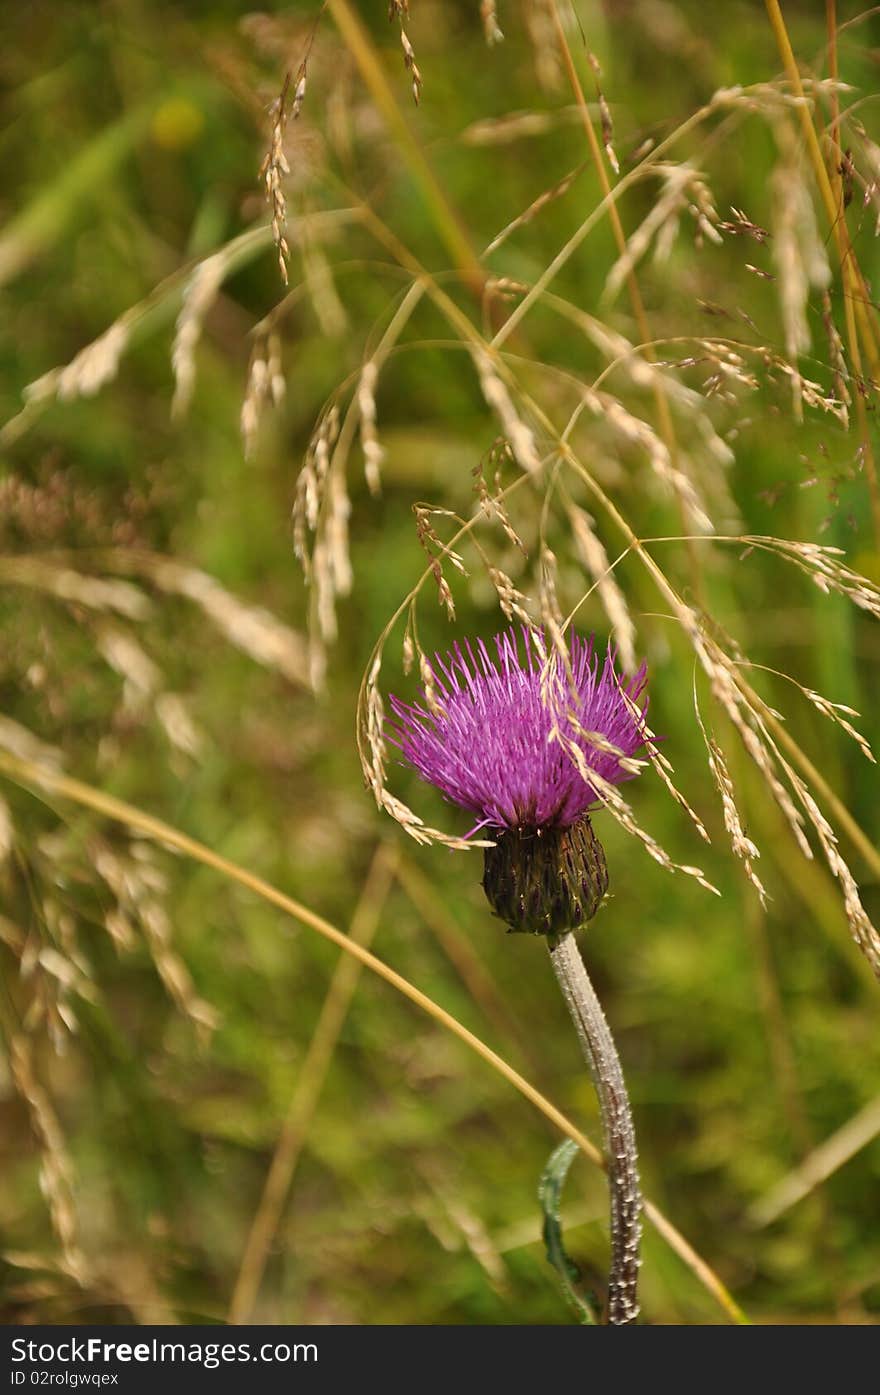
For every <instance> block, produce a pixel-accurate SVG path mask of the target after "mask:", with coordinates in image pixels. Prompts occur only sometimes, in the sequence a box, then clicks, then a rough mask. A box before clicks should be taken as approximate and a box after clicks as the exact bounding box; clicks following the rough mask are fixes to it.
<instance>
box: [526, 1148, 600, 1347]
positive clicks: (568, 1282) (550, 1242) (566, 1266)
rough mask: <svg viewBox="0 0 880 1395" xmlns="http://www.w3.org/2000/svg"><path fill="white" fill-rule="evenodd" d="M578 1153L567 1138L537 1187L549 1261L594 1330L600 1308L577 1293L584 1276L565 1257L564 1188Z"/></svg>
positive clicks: (578, 1310)
mask: <svg viewBox="0 0 880 1395" xmlns="http://www.w3.org/2000/svg"><path fill="white" fill-rule="evenodd" d="M577 1152H578V1146H577V1144H576V1143H573V1142H572V1140H571V1139H570V1138H566V1139H565V1141H564V1142H563V1143H560V1145H559V1147H558V1148H556V1149H554V1151H553V1152H552V1153H551V1154H550V1159H549V1161H548V1163H547V1166H546V1167H545V1168H544V1171H543V1172H542V1173H541V1180H540V1182H539V1183H538V1200H539V1201H540V1203H541V1210H542V1212H543V1213H544V1228H543V1235H544V1248H545V1249H546V1251H547V1258H548V1259H549V1261H550V1263H551V1264H552V1265H553V1268H554V1269H555V1270H556V1272H557V1274H558V1275H559V1279H560V1282H561V1284H562V1291H563V1293H564V1294H565V1296H566V1298H567V1299H568V1301H569V1303H571V1305H572V1307H573V1308H574V1309H575V1310H576V1311H577V1312H578V1313H579V1314H580V1319H581V1322H582V1323H583V1324H584V1325H589V1326H591V1327H595V1326H597V1325H598V1322H599V1318H598V1311H599V1305H598V1302H597V1300H596V1298H595V1296H594V1295H593V1294H590V1295H589V1297H585V1296H584V1295H582V1294H580V1293H578V1290H577V1288H576V1287H575V1286H576V1284H577V1283H578V1282H579V1280H580V1277H581V1274H580V1270H579V1269H578V1267H577V1265H576V1264H575V1262H574V1260H573V1259H571V1258H570V1257H569V1255H568V1254H567V1253H566V1249H565V1245H564V1244H563V1242H562V1223H561V1221H560V1219H559V1208H560V1205H561V1203H562V1188H563V1187H564V1185H565V1179H566V1177H567V1176H568V1169H569V1168H570V1167H571V1164H572V1162H573V1160H574V1156H575V1154H576V1153H577Z"/></svg>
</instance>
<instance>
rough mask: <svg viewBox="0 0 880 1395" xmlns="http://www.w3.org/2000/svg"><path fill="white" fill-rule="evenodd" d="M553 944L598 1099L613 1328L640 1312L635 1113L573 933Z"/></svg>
mask: <svg viewBox="0 0 880 1395" xmlns="http://www.w3.org/2000/svg"><path fill="white" fill-rule="evenodd" d="M549 943H550V959H551V962H552V964H553V972H554V973H555V974H556V977H557V979H558V981H559V986H560V988H561V989H562V996H563V997H564V998H565V1001H566V1004H567V1005H568V1010H569V1012H570V1013H571V1019H572V1021H573V1022H574V1025H575V1030H576V1031H577V1034H578V1040H579V1042H580V1044H581V1050H582V1051H583V1053H584V1060H585V1061H586V1063H587V1065H588V1066H589V1068H590V1075H591V1076H592V1078H593V1084H594V1086H595V1088H596V1094H597V1095H598V1098H599V1111H600V1113H601V1116H602V1133H603V1141H604V1146H605V1158H606V1164H607V1169H608V1184H609V1188H610V1191H611V1272H610V1274H609V1278H608V1321H609V1323H611V1324H612V1326H623V1325H624V1324H625V1323H629V1322H635V1320H636V1318H637V1317H638V1313H639V1305H638V1299H637V1296H636V1289H637V1286H638V1280H639V1265H640V1264H641V1260H640V1258H639V1248H640V1242H641V1236H642V1224H641V1211H642V1193H641V1187H640V1185H639V1168H638V1154H637V1152H636V1135H635V1129H634V1128H633V1120H632V1111H631V1109H630V1105H629V1097H628V1095H627V1093H626V1084H625V1083H624V1079H623V1071H622V1070H621V1066H620V1057H619V1056H618V1054H617V1048H616V1047H615V1045H614V1038H613V1037H612V1035H611V1030H610V1028H609V1026H608V1023H607V1022H606V1020H605V1014H604V1012H603V1011H602V1007H601V1004H600V1002H599V999H598V998H597V997H596V993H595V990H594V988H593V985H592V983H591V982H590V980H589V978H588V976H587V971H586V969H585V968H584V962H583V960H582V959H581V955H580V950H579V949H578V947H577V943H576V941H575V937H574V935H572V934H568V935H563V936H562V938H561V939H560V940H558V941H557V942H556V943H555V944H554V943H552V942H549Z"/></svg>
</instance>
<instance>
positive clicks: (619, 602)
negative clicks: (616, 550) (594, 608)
mask: <svg viewBox="0 0 880 1395" xmlns="http://www.w3.org/2000/svg"><path fill="white" fill-rule="evenodd" d="M566 513H567V515H568V521H569V523H570V525H571V532H572V537H573V538H574V542H575V547H576V548H577V551H578V555H579V556H580V559H581V561H582V562H583V564H584V566H585V567H586V569H587V572H588V574H589V575H590V576H591V577H592V578H593V582H594V583H595V586H596V591H597V593H598V596H599V599H600V601H601V602H602V605H603V607H604V610H605V614H606V615H607V616H608V621H609V623H610V625H611V630H612V633H613V635H614V639H615V642H616V644H617V648H618V650H619V652H620V662H621V663H622V665H623V667H624V670H625V672H626V673H635V671H636V669H637V668H638V661H637V659H636V649H635V640H636V627H635V625H634V624H633V620H632V616H631V615H630V613H629V606H628V605H627V603H626V597H625V596H624V594H623V591H622V590H621V588H620V585H619V584H618V581H617V578H616V577H615V575H614V569H613V567H612V566H611V563H610V562H609V560H608V553H607V552H606V551H605V547H604V545H603V543H602V541H601V539H600V538H599V537H598V535H597V533H596V531H595V528H596V525H595V520H594V519H593V518H592V517H591V515H590V514H588V513H587V512H586V510H585V509H582V508H579V507H578V505H577V504H574V503H572V502H569V503H568V504H567V506H566Z"/></svg>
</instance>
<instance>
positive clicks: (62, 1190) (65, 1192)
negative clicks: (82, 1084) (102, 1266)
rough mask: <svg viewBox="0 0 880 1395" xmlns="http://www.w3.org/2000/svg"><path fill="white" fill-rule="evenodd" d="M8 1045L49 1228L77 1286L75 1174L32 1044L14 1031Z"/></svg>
mask: <svg viewBox="0 0 880 1395" xmlns="http://www.w3.org/2000/svg"><path fill="white" fill-rule="evenodd" d="M8 1046H9V1064H10V1067H11V1069H12V1078H13V1080H14V1081H15V1085H16V1088H17V1090H18V1092H19V1094H20V1095H21V1097H22V1099H23V1100H24V1102H25V1104H26V1105H27V1108H28V1112H29V1114H30V1117H31V1124H32V1126H33V1130H34V1133H35V1134H36V1136H37V1138H38V1139H39V1142H40V1146H41V1160H40V1190H41V1191H42V1193H43V1195H44V1197H45V1199H46V1201H47V1203H48V1206H49V1215H50V1217H51V1220H52V1228H53V1230H54V1231H55V1234H56V1236H57V1238H58V1242H59V1244H60V1246H61V1252H62V1255H63V1257H64V1263H65V1265H66V1267H67V1271H68V1273H70V1274H71V1276H72V1277H73V1278H74V1279H75V1280H76V1281H77V1283H79V1284H85V1282H86V1275H87V1265H86V1261H85V1258H84V1256H83V1254H82V1251H81V1249H80V1245H79V1225H78V1219H77V1214H76V1204H75V1200H74V1181H75V1174H74V1170H73V1165H72V1163H71V1160H70V1154H69V1152H68V1149H67V1143H66V1141H65V1138H64V1134H63V1132H62V1129H61V1125H60V1123H59V1121H58V1115H57V1114H56V1112H55V1108H54V1105H53V1104H52V1101H51V1099H50V1097H49V1094H48V1092H47V1091H46V1090H45V1088H44V1087H43V1085H42V1084H41V1083H40V1081H39V1079H38V1077H37V1072H36V1067H35V1064H34V1053H33V1044H32V1042H31V1041H30V1040H29V1039H28V1037H27V1036H25V1035H24V1034H23V1033H21V1032H15V1033H14V1034H13V1035H12V1038H11V1040H10V1041H9V1043H8Z"/></svg>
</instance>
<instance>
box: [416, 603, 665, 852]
mask: <svg viewBox="0 0 880 1395" xmlns="http://www.w3.org/2000/svg"><path fill="white" fill-rule="evenodd" d="M538 638H539V640H541V639H542V636H541V634H540V632H538ZM540 647H541V648H543V645H542V644H541V646H540ZM495 649H496V651H497V658H493V657H492V656H491V655H490V653H489V651H488V649H487V648H486V645H485V644H484V643H483V641H482V640H478V641H477V643H476V646H473V645H471V644H470V642H466V643H465V645H464V648H462V647H461V646H460V645H458V644H456V645H455V647H454V648H453V650H452V652H451V653H450V654H447V656H446V659H445V660H443V659H441V658H440V657H439V655H438V656H435V660H434V664H433V673H434V680H435V688H436V693H435V694H434V695H433V696H432V698H431V699H429V698H428V695H427V694H425V695H424V703H419V702H415V703H405V702H401V701H400V700H399V699H398V698H395V697H392V699H391V706H392V709H393V711H394V714H395V717H396V718H397V722H396V723H392V724H391V729H390V733H389V734H390V739H391V740H392V741H393V742H394V744H395V745H397V746H398V747H399V748H400V750H401V751H402V752H403V754H404V756H405V758H406V760H407V761H408V762H409V764H410V765H412V766H414V767H415V769H416V770H417V771H418V772H419V774H420V775H421V777H422V779H423V780H426V781H428V783H429V784H432V785H435V786H436V787H437V788H438V789H439V790H440V791H441V793H442V794H443V795H445V797H446V798H447V799H449V800H451V801H452V802H453V803H454V804H459V805H461V806H462V808H464V809H469V810H470V811H471V812H472V813H474V814H476V815H477V817H478V820H479V822H478V823H477V825H476V828H477V829H479V828H487V827H488V828H492V829H499V830H517V831H520V832H522V831H529V830H535V831H537V830H542V831H544V830H550V829H564V828H570V827H572V826H573V825H574V824H576V823H578V822H579V821H580V820H581V819H582V818H583V817H584V815H585V814H586V813H587V811H588V810H589V809H591V808H593V807H594V806H595V805H596V804H598V803H599V802H600V797H599V793H598V790H597V788H596V786H595V785H594V784H593V783H591V781H590V779H589V775H590V774H591V773H592V774H593V775H595V776H596V777H597V784H601V782H602V781H607V782H609V783H610V784H615V785H616V784H619V783H620V782H621V781H623V780H628V779H631V778H632V776H633V774H634V773H636V771H634V770H633V769H632V767H631V766H630V765H629V763H628V758H629V757H631V756H632V755H633V754H634V753H635V752H636V751H637V750H639V748H640V747H641V746H643V745H644V744H645V741H646V734H645V724H644V707H642V709H639V708H638V707H637V706H636V702H637V699H638V698H639V697H640V695H641V693H642V691H643V689H644V686H645V668H644V666H643V667H642V668H641V669H640V670H639V672H638V673H637V674H636V675H635V677H634V678H632V679H630V681H629V682H628V683H625V682H624V681H623V680H622V679H621V678H620V677H619V676H618V675H617V673H616V672H615V667H614V656H613V653H612V652H611V650H610V648H609V651H608V654H607V657H606V658H605V661H604V663H602V664H601V665H600V663H599V660H598V658H597V657H596V654H595V650H594V644H593V639H592V637H591V638H590V639H582V638H581V637H580V636H578V635H574V636H573V637H572V639H571V644H570V658H571V672H570V674H568V673H566V671H565V669H564V667H563V665H562V664H561V663H560V662H558V661H555V662H553V663H552V664H551V666H550V668H549V671H548V670H547V668H546V665H545V661H544V660H543V659H542V658H541V657H540V656H539V655H538V654H536V652H535V649H534V646H533V642H532V639H531V637H530V635H529V632H528V631H526V630H524V631H523V634H522V647H521V644H520V641H519V637H518V636H517V633H516V631H515V630H509V631H507V632H505V633H504V634H500V635H496V637H495ZM579 757H580V759H579ZM579 765H581V769H579V768H578V767H579ZM582 771H583V773H582ZM474 831H476V830H474Z"/></svg>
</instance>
